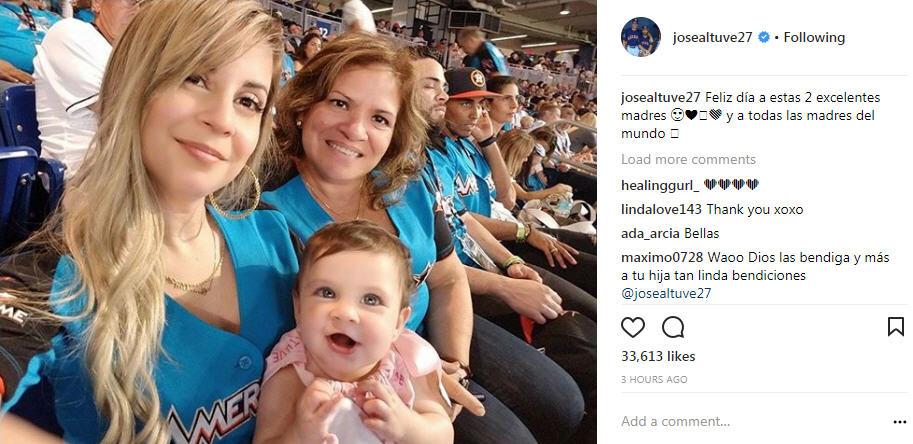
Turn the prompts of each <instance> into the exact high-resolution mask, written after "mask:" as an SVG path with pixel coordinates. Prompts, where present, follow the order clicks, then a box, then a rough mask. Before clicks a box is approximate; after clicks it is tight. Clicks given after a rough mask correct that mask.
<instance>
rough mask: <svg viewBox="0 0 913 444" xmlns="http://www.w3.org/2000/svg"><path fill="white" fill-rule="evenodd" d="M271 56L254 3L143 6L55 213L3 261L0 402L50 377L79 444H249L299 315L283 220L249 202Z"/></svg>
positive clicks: (185, 1)
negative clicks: (268, 379) (261, 398)
mask: <svg viewBox="0 0 913 444" xmlns="http://www.w3.org/2000/svg"><path fill="white" fill-rule="evenodd" d="M281 54H282V33H281V29H280V25H279V24H278V23H277V22H276V21H274V20H273V18H272V17H271V16H270V15H269V14H268V13H266V12H265V11H264V10H263V9H262V7H261V6H260V5H259V4H258V2H255V1H233V0H157V1H154V2H148V3H146V4H144V5H143V6H141V7H140V10H139V12H138V13H137V15H136V17H135V20H134V21H133V22H132V23H131V24H130V25H129V26H128V27H127V29H126V31H125V33H124V34H123V35H122V37H121V38H120V40H119V41H118V43H117V46H116V47H115V49H114V52H113V54H112V56H111V59H110V62H109V64H108V69H107V71H106V73H105V77H104V80H103V82H102V88H101V96H100V100H101V101H100V114H99V125H98V131H97V135H96V138H95V139H94V146H93V147H92V148H91V149H90V150H89V153H88V157H87V158H86V161H85V163H84V164H83V166H82V168H80V170H79V172H78V173H77V175H76V176H75V177H74V178H73V180H71V181H69V182H68V184H67V187H68V189H67V191H66V193H65V195H64V198H63V203H62V207H61V211H60V213H59V214H58V215H57V216H56V219H54V220H51V221H50V222H49V223H48V224H47V225H46V226H45V227H44V228H43V231H42V232H41V233H40V234H38V235H37V236H36V237H35V238H33V240H32V241H31V243H30V244H27V245H26V247H28V249H29V250H30V251H32V253H29V254H24V255H20V256H18V257H16V258H14V259H11V260H8V261H7V262H5V263H3V265H2V267H0V295H7V294H10V295H13V296H14V297H15V299H9V298H7V299H5V300H3V301H0V302H2V303H3V304H9V305H12V306H16V307H19V308H20V309H23V310H25V311H24V313H27V315H25V316H24V317H23V318H21V319H19V322H16V320H10V319H8V318H7V317H0V352H2V353H0V380H2V383H0V387H4V389H5V390H4V391H3V397H2V399H3V401H2V402H3V409H8V408H9V407H11V406H13V405H14V404H16V403H17V402H18V401H19V400H20V399H21V397H22V394H23V392H24V391H25V390H26V389H27V388H28V387H29V386H30V385H33V384H35V383H36V382H37V381H38V380H39V378H40V377H42V376H44V377H47V378H50V382H51V383H52V385H53V387H54V397H55V403H54V405H55V408H56V416H57V420H58V422H59V423H60V425H61V426H62V428H63V432H64V439H65V440H66V441H68V442H71V443H88V442H92V443H97V442H102V443H124V442H150V443H159V444H164V443H167V442H169V441H171V440H172V439H173V440H174V441H177V442H189V441H195V440H197V439H199V438H198V437H199V436H209V437H212V439H216V438H217V437H218V438H219V439H220V441H219V442H222V443H245V442H250V440H251V438H252V435H253V430H254V418H255V415H256V405H257V395H258V393H259V385H260V378H261V374H262V373H263V362H264V357H265V356H266V354H267V353H268V352H269V351H270V348H271V347H272V346H273V344H274V343H275V342H276V341H277V339H278V338H279V336H280V335H281V334H282V333H283V332H284V331H286V330H288V329H289V328H291V327H292V325H293V322H294V321H293V317H292V303H291V299H290V297H289V294H290V291H291V289H292V286H293V281H294V277H295V274H296V272H297V268H298V266H297V260H296V256H295V251H294V248H293V244H292V242H291V240H290V237H289V230H288V226H287V225H286V223H285V221H284V219H283V218H282V216H281V215H280V214H279V213H278V212H276V211H260V210H256V205H257V199H256V198H253V199H252V198H251V194H255V195H256V196H259V185H258V184H257V183H256V174H255V172H256V171H257V170H258V169H259V165H260V164H261V160H262V159H263V157H264V156H263V154H264V152H265V149H266V147H267V146H268V144H269V140H270V136H269V135H270V128H271V124H272V122H271V120H270V119H269V118H268V117H267V116H268V114H267V110H269V109H270V108H271V106H272V102H273V94H274V92H275V90H276V85H277V79H278V75H279V63H280V57H281ZM207 200H208V202H209V203H210V205H209V206H208V207H207V205H206V202H207ZM231 208H245V209H246V210H245V211H243V212H236V211H229V209H231ZM214 370H216V371H214ZM187 387H192V390H188V389H187ZM2 441H3V442H7V439H6V438H4V439H2ZM36 441H37V440H36ZM21 442H33V441H31V440H25V441H21Z"/></svg>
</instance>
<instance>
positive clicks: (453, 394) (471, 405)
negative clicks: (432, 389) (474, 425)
mask: <svg viewBox="0 0 913 444" xmlns="http://www.w3.org/2000/svg"><path fill="white" fill-rule="evenodd" d="M441 370H442V373H443V375H441V384H442V385H443V386H444V391H445V392H447V396H448V397H449V398H450V400H451V401H453V409H451V411H450V421H453V420H454V419H456V417H457V415H459V414H460V411H461V410H462V409H463V408H466V411H468V412H469V413H472V414H473V415H475V416H482V415H484V414H485V407H484V406H483V405H482V402H481V401H479V400H478V399H477V398H476V397H475V395H473V394H472V393H470V392H469V390H467V389H466V388H465V387H463V384H460V380H461V379H463V378H464V377H466V376H467V375H466V372H465V371H464V370H463V369H462V368H461V367H460V364H458V363H456V362H449V361H445V360H443V359H442V360H441Z"/></svg>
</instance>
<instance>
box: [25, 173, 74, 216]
mask: <svg viewBox="0 0 913 444" xmlns="http://www.w3.org/2000/svg"><path fill="white" fill-rule="evenodd" d="M66 170H67V166H66V165H64V164H63V162H61V161H59V160H57V159H45V158H42V157H39V158H38V172H37V175H38V177H37V178H36V179H35V183H34V184H33V185H32V199H31V208H30V210H29V221H30V228H31V229H32V230H37V229H38V228H39V227H41V224H43V223H44V221H45V219H47V217H48V216H50V215H51V213H53V212H54V210H55V209H57V205H58V203H60V196H61V195H62V194H63V174H64V171H66Z"/></svg>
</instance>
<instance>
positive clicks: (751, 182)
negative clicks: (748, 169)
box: [745, 179, 758, 190]
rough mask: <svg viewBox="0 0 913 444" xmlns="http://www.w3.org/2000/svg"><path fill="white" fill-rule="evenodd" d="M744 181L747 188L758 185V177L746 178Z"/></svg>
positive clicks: (753, 187)
mask: <svg viewBox="0 0 913 444" xmlns="http://www.w3.org/2000/svg"><path fill="white" fill-rule="evenodd" d="M745 183H746V184H747V185H748V188H751V189H752V190H753V189H755V188H757V187H758V179H748V180H746V181H745Z"/></svg>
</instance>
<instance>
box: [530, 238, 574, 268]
mask: <svg viewBox="0 0 913 444" xmlns="http://www.w3.org/2000/svg"><path fill="white" fill-rule="evenodd" d="M526 243H528V244H530V245H532V246H533V247H535V248H536V249H537V250H539V251H541V252H542V253H543V254H545V259H546V260H548V266H549V267H554V266H555V262H558V265H560V266H561V268H567V264H571V265H577V260H576V259H574V256H575V255H578V254H580V252H579V251H577V250H575V249H573V248H571V246H570V245H567V244H565V243H564V242H561V241H559V240H557V239H555V238H553V237H551V236H549V235H547V234H545V233H543V232H541V231H539V230H537V229H535V228H534V229H533V230H532V232H531V233H529V236H528V237H527V238H526Z"/></svg>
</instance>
